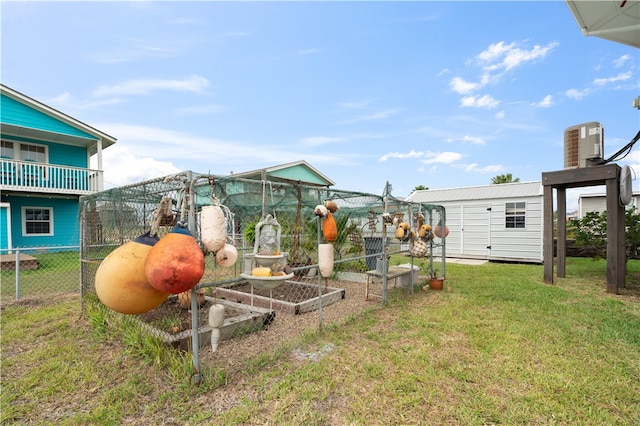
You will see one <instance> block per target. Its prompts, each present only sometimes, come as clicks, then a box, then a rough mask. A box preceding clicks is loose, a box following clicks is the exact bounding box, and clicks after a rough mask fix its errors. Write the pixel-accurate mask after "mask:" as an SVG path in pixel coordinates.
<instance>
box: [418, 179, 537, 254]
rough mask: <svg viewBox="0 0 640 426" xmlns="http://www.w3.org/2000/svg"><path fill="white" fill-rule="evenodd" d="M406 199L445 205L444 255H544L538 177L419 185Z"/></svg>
mask: <svg viewBox="0 0 640 426" xmlns="http://www.w3.org/2000/svg"><path fill="white" fill-rule="evenodd" d="M407 201H409V202H412V203H425V204H439V205H442V206H444V207H445V211H446V225H447V227H448V228H449V236H447V238H446V241H445V243H446V245H445V250H446V255H447V257H459V258H470V259H486V260H502V261H516V262H533V263H542V261H543V260H544V259H543V220H542V212H543V189H542V183H541V182H522V183H521V182H517V183H504V184H493V185H485V186H474V187H467V188H450V189H430V190H420V191H415V192H413V193H412V194H411V195H410V196H409V197H407Z"/></svg>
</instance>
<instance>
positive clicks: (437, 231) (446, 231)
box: [433, 225, 449, 238]
mask: <svg viewBox="0 0 640 426" xmlns="http://www.w3.org/2000/svg"><path fill="white" fill-rule="evenodd" d="M433 233H434V234H436V237H438V238H442V226H441V225H438V226H436V228H435V229H434V230H433ZM444 236H445V237H447V236H449V227H448V226H445V227H444Z"/></svg>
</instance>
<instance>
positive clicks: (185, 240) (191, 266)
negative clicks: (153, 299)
mask: <svg viewBox="0 0 640 426" xmlns="http://www.w3.org/2000/svg"><path fill="white" fill-rule="evenodd" d="M144 272H145V275H146V277H147V279H148V280H149V283H150V284H151V285H152V286H153V287H154V288H155V289H156V290H158V291H161V292H164V293H170V294H178V293H182V292H183V291H187V290H191V289H192V288H193V287H195V286H196V285H197V284H198V282H199V281H200V278H202V275H204V254H203V253H202V250H201V249H200V246H199V245H198V242H197V241H196V239H195V238H193V235H191V232H189V230H188V229H187V227H186V225H184V224H183V223H179V224H178V225H176V226H175V228H173V229H172V230H171V231H170V232H169V233H168V234H167V235H165V236H164V237H162V238H161V239H160V241H158V243H157V244H156V245H154V246H153V247H152V249H151V250H150V251H149V254H148V255H147V260H146V261H145V263H144Z"/></svg>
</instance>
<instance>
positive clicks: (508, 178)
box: [491, 173, 520, 185]
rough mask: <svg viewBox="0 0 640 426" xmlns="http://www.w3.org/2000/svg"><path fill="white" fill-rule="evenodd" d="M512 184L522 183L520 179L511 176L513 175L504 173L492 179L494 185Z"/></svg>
mask: <svg viewBox="0 0 640 426" xmlns="http://www.w3.org/2000/svg"><path fill="white" fill-rule="evenodd" d="M512 182H520V178H514V177H513V176H512V175H511V173H504V174H501V175H498V176H494V177H492V178H491V183H492V184H494V185H497V184H500V183H512Z"/></svg>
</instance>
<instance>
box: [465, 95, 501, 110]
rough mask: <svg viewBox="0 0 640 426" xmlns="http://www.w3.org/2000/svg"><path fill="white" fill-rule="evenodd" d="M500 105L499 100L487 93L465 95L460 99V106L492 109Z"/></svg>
mask: <svg viewBox="0 0 640 426" xmlns="http://www.w3.org/2000/svg"><path fill="white" fill-rule="evenodd" d="M498 105H500V101H499V100H497V99H494V98H492V97H491V96H489V95H484V96H466V97H464V98H462V99H460V106H461V107H463V108H465V107H475V108H486V109H493V108H496V107H497V106H498Z"/></svg>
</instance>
